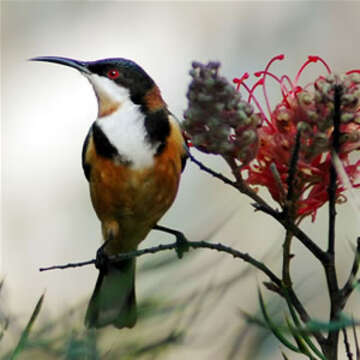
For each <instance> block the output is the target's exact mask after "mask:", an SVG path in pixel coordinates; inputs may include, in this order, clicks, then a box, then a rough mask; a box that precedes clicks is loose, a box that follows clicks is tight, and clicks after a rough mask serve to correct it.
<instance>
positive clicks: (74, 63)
mask: <svg viewBox="0 0 360 360" xmlns="http://www.w3.org/2000/svg"><path fill="white" fill-rule="evenodd" d="M29 60H30V61H45V62H51V63H55V64H60V65H65V66H70V67H72V68H74V69H77V70H79V71H80V72H82V73H85V74H91V71H90V70H89V69H88V68H87V63H86V62H85V61H78V60H74V59H69V58H64V57H58V56H38V57H34V58H31V59H29Z"/></svg>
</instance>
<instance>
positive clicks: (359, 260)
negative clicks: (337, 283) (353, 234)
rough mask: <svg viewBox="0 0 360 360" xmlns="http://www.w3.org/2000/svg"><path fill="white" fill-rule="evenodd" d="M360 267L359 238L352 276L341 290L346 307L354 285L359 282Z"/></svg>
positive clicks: (351, 271) (358, 239) (359, 239)
mask: <svg viewBox="0 0 360 360" xmlns="http://www.w3.org/2000/svg"><path fill="white" fill-rule="evenodd" d="M359 265H360V237H358V238H357V246H356V250H355V258H354V262H353V265H352V268H351V270H350V275H349V277H348V280H347V281H346V283H345V285H344V287H343V288H342V289H341V294H342V296H343V299H344V305H345V302H346V299H347V298H348V297H349V296H350V294H351V293H352V291H353V290H354V285H355V284H356V283H357V282H358V281H356V276H357V273H358V271H359Z"/></svg>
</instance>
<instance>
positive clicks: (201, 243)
mask: <svg viewBox="0 0 360 360" xmlns="http://www.w3.org/2000/svg"><path fill="white" fill-rule="evenodd" d="M186 243H187V245H188V247H189V248H194V249H198V248H206V249H212V250H217V251H220V252H225V253H228V254H230V255H232V256H233V257H234V258H239V259H242V260H244V261H245V262H247V263H249V264H251V265H253V266H255V267H256V268H257V269H259V270H261V271H262V272H263V273H264V274H265V275H267V276H268V277H269V279H270V280H271V281H273V282H274V283H275V284H277V285H278V286H280V285H281V280H280V279H279V278H278V277H277V276H276V275H275V274H274V273H273V272H272V271H271V270H270V269H269V268H268V267H267V266H266V265H265V264H264V263H262V262H260V261H258V260H256V259H254V258H253V257H252V256H250V255H249V254H246V253H243V252H241V251H238V250H236V249H233V248H231V247H230V246H225V245H223V244H220V243H218V244H213V243H209V242H206V241H187V240H186ZM178 246H179V244H178V243H177V242H174V243H171V244H167V245H158V246H154V247H151V248H146V249H143V250H136V251H129V252H126V253H121V254H117V255H113V256H109V261H110V262H114V263H115V262H119V261H121V260H124V259H129V258H133V257H138V256H142V255H146V254H155V253H157V252H160V251H164V250H174V249H176V248H177V247H178ZM91 264H95V259H92V260H88V261H84V262H78V263H69V264H66V265H55V266H49V267H43V268H40V269H39V270H40V271H48V270H55V269H68V268H74V267H80V266H86V265H91Z"/></svg>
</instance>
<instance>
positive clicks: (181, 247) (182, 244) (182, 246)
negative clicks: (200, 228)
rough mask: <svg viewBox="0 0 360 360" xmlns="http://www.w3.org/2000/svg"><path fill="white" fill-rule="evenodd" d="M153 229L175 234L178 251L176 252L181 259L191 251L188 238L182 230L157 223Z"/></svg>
mask: <svg viewBox="0 0 360 360" xmlns="http://www.w3.org/2000/svg"><path fill="white" fill-rule="evenodd" d="M153 229H154V230H159V231H163V232H166V233H168V234H171V235H174V236H175V238H176V248H175V251H176V254H177V256H178V258H179V259H181V258H182V257H183V255H184V253H185V252H187V251H189V243H188V240H187V239H186V237H185V235H184V234H183V233H182V232H181V231H178V230H174V229H170V228H168V227H165V226H162V225H157V224H156V225H155V226H154V227H153Z"/></svg>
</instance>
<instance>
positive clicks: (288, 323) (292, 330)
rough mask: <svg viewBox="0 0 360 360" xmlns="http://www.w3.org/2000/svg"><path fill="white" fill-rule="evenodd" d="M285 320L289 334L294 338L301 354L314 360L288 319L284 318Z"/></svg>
mask: <svg viewBox="0 0 360 360" xmlns="http://www.w3.org/2000/svg"><path fill="white" fill-rule="evenodd" d="M285 320H286V323H287V325H288V327H289V330H290V333H291V335H292V336H293V337H294V339H295V341H296V343H297V345H298V347H299V349H300V350H301V352H302V353H303V354H304V355H306V356H307V357H308V358H309V359H310V360H315V358H314V357H313V356H312V354H311V352H310V351H309V349H308V348H307V346H306V344H305V341H304V339H303V337H302V336H301V335H300V334H299V332H298V331H297V330H296V328H295V327H294V326H293V325H292V324H291V323H290V319H289V318H288V317H286V318H285Z"/></svg>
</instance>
